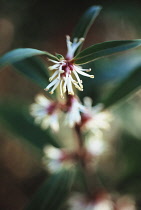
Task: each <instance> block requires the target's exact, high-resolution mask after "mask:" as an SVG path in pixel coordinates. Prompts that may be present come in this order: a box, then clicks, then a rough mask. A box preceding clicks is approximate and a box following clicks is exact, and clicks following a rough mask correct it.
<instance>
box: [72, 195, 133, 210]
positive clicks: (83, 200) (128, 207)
mask: <svg viewBox="0 0 141 210" xmlns="http://www.w3.org/2000/svg"><path fill="white" fill-rule="evenodd" d="M69 206H70V210H86V209H87V210H115V209H116V210H136V207H135V201H134V199H133V198H131V197H130V196H116V198H113V196H111V195H109V194H107V193H102V192H101V193H100V194H99V195H95V196H94V197H93V198H88V197H87V196H86V195H83V194H80V193H75V194H73V195H72V196H71V197H70V199H69Z"/></svg>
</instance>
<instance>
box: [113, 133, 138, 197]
mask: <svg viewBox="0 0 141 210" xmlns="http://www.w3.org/2000/svg"><path fill="white" fill-rule="evenodd" d="M120 138H121V141H122V142H120V153H119V155H120V157H119V158H120V161H121V164H124V170H123V174H122V176H121V177H119V181H118V183H117V189H118V190H119V191H121V192H122V193H132V194H133V193H136V194H137V195H138V193H141V183H140V178H141V167H140V154H141V139H137V138H135V137H133V136H132V135H131V134H130V135H129V134H128V133H126V132H124V133H123V134H122V135H121V137H120Z"/></svg>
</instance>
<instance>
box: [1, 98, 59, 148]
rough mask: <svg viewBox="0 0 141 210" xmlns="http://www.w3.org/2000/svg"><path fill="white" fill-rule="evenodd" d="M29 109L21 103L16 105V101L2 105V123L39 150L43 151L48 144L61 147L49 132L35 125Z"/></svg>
mask: <svg viewBox="0 0 141 210" xmlns="http://www.w3.org/2000/svg"><path fill="white" fill-rule="evenodd" d="M27 108H28V107H23V106H22V105H21V103H18V104H15V101H8V102H3V103H0V123H1V124H2V126H4V127H5V128H7V129H8V130H9V131H10V132H12V133H14V134H15V135H17V136H19V137H21V138H23V139H25V140H27V141H28V142H30V143H31V144H33V145H34V146H36V147H38V148H39V149H42V148H43V147H44V145H46V144H51V145H53V146H55V147H59V144H58V143H57V142H56V141H55V139H54V137H53V136H52V135H51V133H50V132H49V130H42V129H41V128H40V126H38V125H36V124H35V123H34V119H33V118H32V117H31V116H30V115H29V113H28V112H29V110H28V109H27Z"/></svg>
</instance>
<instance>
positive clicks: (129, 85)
mask: <svg viewBox="0 0 141 210" xmlns="http://www.w3.org/2000/svg"><path fill="white" fill-rule="evenodd" d="M140 86H141V66H140V67H138V68H137V69H136V70H135V71H134V72H132V73H131V74H130V75H129V76H128V77H127V78H126V79H124V80H123V81H122V82H121V83H120V84H119V85H118V86H117V87H116V88H115V89H114V90H113V91H112V92H111V93H110V94H109V95H108V96H107V97H106V98H105V99H103V100H102V101H101V102H102V103H103V104H104V105H105V108H107V107H109V106H111V105H114V104H115V103H117V102H118V101H120V100H121V99H123V98H124V97H126V96H127V95H128V94H130V93H131V92H133V91H134V90H136V89H137V88H139V87H140Z"/></svg>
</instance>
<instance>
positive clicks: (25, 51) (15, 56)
mask: <svg viewBox="0 0 141 210" xmlns="http://www.w3.org/2000/svg"><path fill="white" fill-rule="evenodd" d="M38 55H46V56H47V57H48V58H50V59H53V60H56V61H58V58H57V57H55V56H54V55H52V54H50V53H48V52H45V51H41V50H37V49H32V48H19V49H15V50H12V51H10V52H8V53H6V54H5V55H3V56H2V57H1V58H0V67H3V66H5V65H9V64H13V63H15V62H18V61H21V60H24V59H26V58H30V57H32V56H38Z"/></svg>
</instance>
